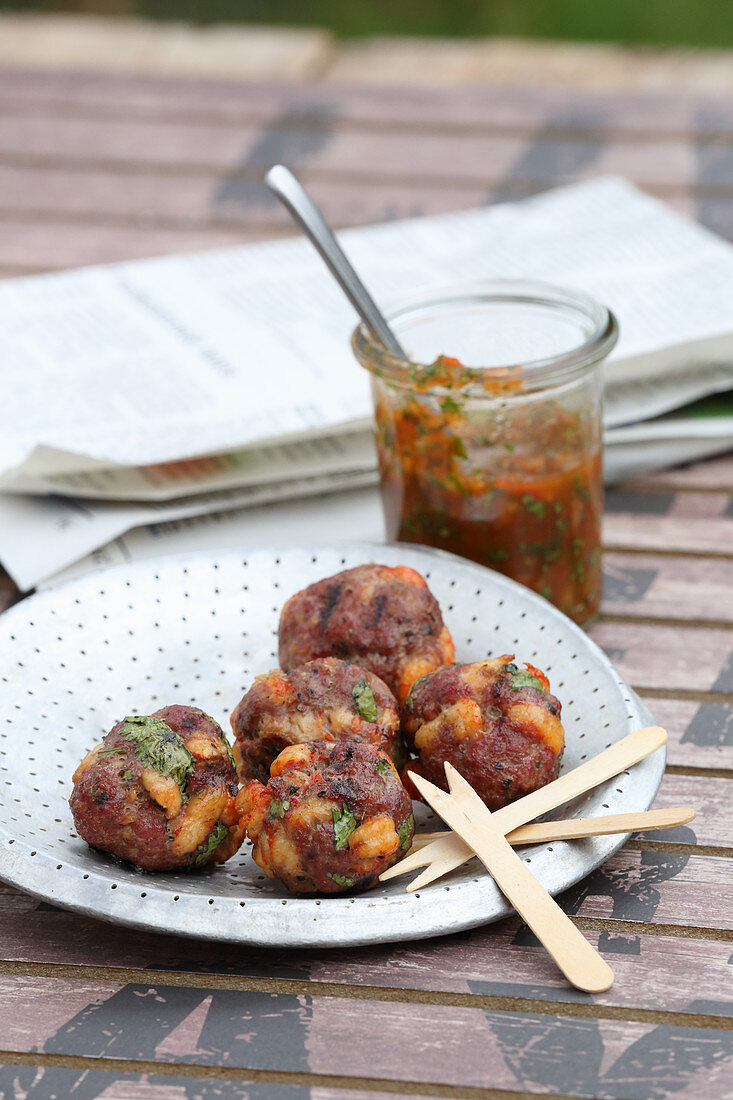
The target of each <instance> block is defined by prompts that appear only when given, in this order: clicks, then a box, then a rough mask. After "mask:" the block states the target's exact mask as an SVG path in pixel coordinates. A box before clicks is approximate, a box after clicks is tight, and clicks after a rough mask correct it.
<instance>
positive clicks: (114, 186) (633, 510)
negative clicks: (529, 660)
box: [0, 70, 733, 1100]
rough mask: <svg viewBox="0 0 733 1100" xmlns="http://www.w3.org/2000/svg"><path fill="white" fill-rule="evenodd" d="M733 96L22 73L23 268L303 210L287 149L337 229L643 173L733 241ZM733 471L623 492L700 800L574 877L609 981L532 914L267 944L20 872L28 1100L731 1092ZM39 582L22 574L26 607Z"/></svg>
mask: <svg viewBox="0 0 733 1100" xmlns="http://www.w3.org/2000/svg"><path fill="white" fill-rule="evenodd" d="M730 108H731V105H730V103H729V102H728V101H726V100H722V99H717V100H716V99H712V98H704V97H697V98H696V97H691V96H682V95H678V96H670V95H598V94H594V95H590V94H589V95H582V96H579V95H578V94H577V92H568V91H559V90H548V92H547V94H538V93H537V92H527V91H521V90H509V89H491V90H478V89H475V90H471V89H464V90H461V91H460V92H457V91H456V92H451V91H441V92H440V93H437V92H434V91H430V90H428V89H419V90H416V89H412V90H411V89H409V88H403V89H399V90H394V89H391V90H387V89H378V88H358V87H347V86H340V87H339V86H336V85H333V84H322V83H318V82H310V83H300V84H297V85H293V84H290V85H284V84H275V83H272V82H270V83H262V82H260V83H256V84H255V83H252V84H235V83H231V82H223V81H200V80H188V79H170V80H156V79H154V78H144V79H138V78H134V79H132V78H127V77H122V76H109V77H104V76H91V75H82V74H76V73H66V74H63V75H58V74H52V73H43V72H11V71H7V70H0V230H1V232H0V274H3V273H4V274H13V273H20V272H23V271H33V270H47V269H53V268H58V267H64V266H68V265H73V264H78V263H87V262H104V261H108V260H116V259H128V258H134V257H138V256H145V255H154V254H164V253H167V252H174V251H182V250H188V249H199V248H207V247H216V246H219V245H226V244H230V243H231V244H235V243H241V242H244V241H249V240H254V239H260V238H265V237H272V236H273V235H276V234H281V233H284V232H290V225H289V222H288V221H287V217H286V215H285V214H284V213H283V212H282V211H281V210H280V208H279V206H278V205H277V204H276V203H275V202H274V201H273V200H272V199H271V198H269V197H268V195H267V194H266V193H265V191H264V189H263V187H262V183H261V175H262V169H263V168H264V167H265V166H267V165H269V164H270V163H272V162H273V161H276V160H285V161H287V162H288V163H290V164H292V165H293V166H294V167H296V168H297V169H298V170H299V171H300V172H301V174H302V176H303V178H304V179H305V180H307V182H308V184H309V187H310V188H311V189H312V191H313V193H314V195H315V196H316V198H317V199H318V201H319V202H321V203H322V204H323V206H324V208H325V210H326V213H327V215H328V217H329V218H330V219H331V220H332V221H333V222H334V223H335V224H336V225H338V226H346V225H356V224H362V223H365V222H370V221H375V220H383V219H390V218H395V217H403V216H409V215H414V214H421V213H438V212H441V211H449V210H453V209H460V208H465V207H469V206H473V205H477V204H481V203H486V202H489V201H492V200H494V199H498V198H508V197H514V196H520V195H523V194H528V193H532V192H534V191H537V190H540V189H543V188H544V187H546V186H548V185H551V184H553V183H557V182H561V181H563V180H570V179H579V178H583V177H585V176H589V175H593V174H596V173H598V172H602V171H619V172H621V173H622V174H624V175H626V176H629V177H630V178H632V179H635V180H636V181H637V182H639V183H641V184H642V185H645V186H647V187H648V188H649V189H650V190H652V191H655V192H657V193H659V194H661V195H664V196H665V198H667V199H668V201H671V202H672V203H673V205H675V206H676V207H678V208H679V209H682V210H684V211H686V212H688V213H691V214H693V215H694V216H696V217H698V218H699V219H700V220H701V221H703V222H704V223H705V224H707V225H709V226H711V227H713V228H715V229H717V230H718V231H719V232H722V233H723V234H725V235H727V236H729V237H730V238H733V171H732V170H733V111H731V109H730ZM732 490H733V456H724V457H722V458H717V459H712V460H709V461H707V462H703V463H698V464H694V465H691V466H688V467H683V468H680V469H677V470H670V471H664V472H663V473H660V474H657V475H650V476H649V477H645V478H643V479H639V480H638V481H637V482H635V483H633V484H629V485H624V486H619V487H617V488H615V489H613V490H612V491H610V492H609V493H608V497H607V508H606V517H605V526H604V542H605V545H606V555H605V577H606V580H605V594H604V604H603V612H602V616H601V619H600V621H599V622H598V623H597V624H595V626H594V627H593V628H592V630H591V636H592V637H593V638H594V639H595V640H596V641H597V642H598V643H599V644H600V645H601V646H603V648H605V650H606V651H607V652H608V653H609V655H610V656H611V658H612V660H613V661H614V663H615V664H616V665H617V667H618V668H619V670H620V672H621V673H622V675H624V676H625V677H627V678H628V680H629V682H630V683H631V684H632V685H633V686H634V687H635V688H637V689H638V690H640V692H641V693H642V695H643V696H644V699H645V701H646V702H647V704H648V705H649V707H650V709H651V710H652V712H653V713H654V714H655V716H656V718H657V720H658V721H660V722H661V723H662V724H664V725H665V726H667V728H668V729H669V733H670V740H669V746H668V764H669V770H668V773H667V775H666V776H665V779H664V781H663V784H662V787H661V789H660V793H659V797H658V800H657V805H674V804H681V803H691V804H692V805H694V806H695V807H696V809H697V810H698V817H697V819H696V820H695V821H694V822H692V823H691V825H690V826H687V827H685V828H683V829H679V830H669V831H668V832H665V833H658V834H650V835H647V836H637V837H634V838H632V840H631V842H630V844H629V845H627V846H626V847H625V848H624V849H622V850H621V851H620V852H619V853H618V854H617V855H616V856H615V857H614V858H613V859H612V860H610V861H609V862H608V863H607V864H606V865H605V866H604V867H602V868H600V869H599V870H597V871H596V872H594V873H593V874H592V875H590V876H589V877H588V878H587V879H586V880H585V881H584V882H582V883H579V884H578V885H577V886H576V887H574V888H573V889H571V890H570V891H568V892H567V893H566V894H565V895H563V897H562V898H561V902H562V904H563V906H564V908H565V909H566V911H567V912H569V913H570V914H571V916H572V917H573V919H574V920H575V921H576V922H577V923H578V924H579V926H580V927H581V928H582V929H583V931H584V933H585V935H586V936H587V937H588V938H589V939H590V940H591V941H592V942H594V943H596V944H597V945H598V947H599V949H600V950H601V951H602V952H603V953H604V954H605V956H606V957H607V958H608V960H609V962H610V963H611V964H612V966H613V967H614V969H615V971H616V975H617V979H616V983H615V984H614V986H613V987H612V988H611V990H609V991H608V992H607V993H606V994H603V995H602V996H600V997H597V998H594V999H593V1000H590V999H589V998H587V997H585V996H584V995H582V994H578V993H576V992H575V991H573V990H571V989H568V988H567V986H566V985H565V983H564V982H563V981H562V978H561V976H560V975H559V974H558V972H557V971H556V970H555V968H554V967H553V965H552V964H551V962H550V961H549V959H548V958H547V957H546V955H545V954H544V952H543V951H542V950H541V949H540V948H539V946H538V945H537V943H536V942H535V941H534V938H533V937H532V936H531V934H529V933H528V932H527V930H526V929H525V928H523V927H522V926H521V925H520V924H519V923H518V922H517V921H516V920H507V921H503V922H501V923H499V924H497V925H493V926H490V927H488V928H485V929H479V930H477V931H474V932H470V933H465V934H462V935H459V936H454V937H450V938H443V939H439V940H435V941H425V942H422V943H405V944H400V945H386V946H375V947H373V948H370V949H358V950H351V951H336V952H329V951H323V952H303V951H299V952H295V951H293V952H287V951H281V952H266V953H263V952H262V951H253V950H251V951H248V950H246V949H243V948H238V947H230V946H228V945H225V944H210V943H197V942H194V941H186V940H182V939H178V938H176V937H166V936H162V935H157V936H156V935H146V934H144V933H138V932H134V931H130V930H128V929H125V928H122V927H114V926H110V925H105V924H103V923H101V922H98V921H94V920H92V919H89V918H84V917H80V916H77V915H72V914H68V913H65V912H63V911H61V910H58V909H55V908H53V907H51V906H48V905H45V904H44V903H39V902H37V901H36V900H35V899H32V898H29V897H27V896H25V895H23V894H21V893H19V892H17V891H14V890H12V889H10V888H7V887H0V1064H1V1063H3V1062H5V1063H6V1065H5V1066H4V1068H0V1097H3V1098H4V1097H5V1096H7V1097H8V1098H9V1100H21V1098H22V1100H26V1097H33V1096H37V1097H43V1098H44V1100H50V1097H52V1096H56V1097H59V1098H61V1097H66V1096H80V1097H84V1098H90V1100H91V1098H93V1097H100V1096H102V1095H103V1096H104V1098H105V1100H178V1098H179V1097H180V1098H184V1097H185V1098H190V1100H198V1098H199V1097H201V1098H202V1100H203V1098H207V1100H208V1098H209V1097H225V1098H229V1097H231V1098H234V1097H241V1096H249V1097H252V1098H253V1100H281V1098H282V1100H286V1098H287V1097H290V1096H293V1097H295V1098H296V1100H301V1098H302V1097H305V1096H307V1097H308V1098H309V1100H311V1098H313V1100H331V1098H333V1100H339V1098H342V1100H351V1098H352V1097H356V1096H358V1095H362V1096H363V1095H365V1094H367V1095H369V1096H375V1097H379V1098H380V1100H381V1097H382V1096H383V1095H385V1096H386V1095H387V1094H388V1093H392V1094H394V1092H398V1093H408V1092H409V1093H410V1094H412V1095H415V1094H417V1095H419V1094H420V1093H421V1090H422V1086H425V1092H427V1093H430V1094H431V1095H441V1096H473V1095H475V1096H479V1095H481V1096H485V1097H487V1098H488V1097H493V1096H494V1095H496V1096H499V1095H502V1096H505V1097H506V1096H507V1095H509V1096H512V1095H513V1096H529V1095H535V1094H537V1095H553V1096H554V1095H558V1096H563V1095H568V1096H573V1097H595V1098H599V1100H600V1098H601V1097H604V1098H615V1097H619V1098H624V1100H635V1098H639V1100H649V1098H651V1097H654V1098H655V1100H661V1098H665V1097H673V1096H674V1097H681V1098H686V1097H690V1098H692V1097H695V1098H696V1100H708V1098H709V1100H726V1098H731V1097H733V1040H732V1039H731V1020H733V992H732V991H733V984H732V983H731V966H733V859H732V858H731V853H732V852H733V798H731V797H730V795H729V794H728V789H729V788H728V784H729V783H730V781H731V778H733V718H732V717H731V714H732V713H733V712H732V711H731V706H730V704H731V702H732V701H733V631H731V629H730V627H731V622H732V621H733V598H732V597H731V591H732V585H731V582H732V581H733V561H732V560H731V559H733V537H732V536H733V505H732V504H731V502H730V493H731V491H732ZM14 596H15V591H14V589H13V587H12V585H10V584H9V583H8V582H7V580H5V581H3V582H0V606H4V605H5V604H7V602H9V601H10V600H12V599H13V598H14ZM728 773H730V776H729V774H728ZM696 848H697V850H695V849H696ZM3 1048H4V1049H5V1051H6V1055H5V1057H4V1058H3V1054H2V1050H3ZM15 1062H19V1063H22V1064H17V1065H16V1064H13V1063H15ZM350 1085H351V1087H349V1086H350ZM384 1090H388V1091H387V1092H385V1091H384ZM494 1090H503V1091H501V1092H496V1093H495V1092H494Z"/></svg>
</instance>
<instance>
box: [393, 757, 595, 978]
mask: <svg viewBox="0 0 733 1100" xmlns="http://www.w3.org/2000/svg"><path fill="white" fill-rule="evenodd" d="M445 773H446V776H447V779H448V786H449V787H450V794H446V793H445V791H441V790H440V788H439V787H435V786H433V784H432V783H428V781H427V779H423V777H422V776H420V775H413V776H412V777H411V778H412V781H413V783H414V784H415V786H416V787H417V789H418V790H419V791H420V794H421V795H422V796H423V798H424V799H425V801H426V802H427V803H428V805H430V806H432V807H433V809H434V810H435V811H436V813H438V814H440V816H441V817H442V818H443V820H444V821H445V823H446V824H447V825H450V827H451V829H453V830H455V832H457V833H458V834H459V835H460V836H461V837H462V838H463V839H464V840H465V841H466V843H467V844H468V845H469V846H470V847H471V849H472V850H473V851H474V852H475V853H476V855H477V856H478V857H479V859H480V860H481V862H482V863H483V865H484V867H485V868H486V870H487V871H488V872H489V874H490V875H492V877H493V878H494V880H495V882H496V884H497V886H498V887H499V889H500V890H501V891H502V893H504V894H505V895H506V897H507V898H508V899H509V901H510V902H511V903H512V905H513V906H514V908H515V909H516V910H517V912H518V913H519V915H520V916H521V917H522V919H523V920H524V921H525V922H526V924H528V925H529V927H530V928H531V929H532V931H533V932H534V934H535V935H536V936H537V938H538V939H539V941H540V942H541V943H542V944H543V946H544V947H545V948H546V949H547V951H548V952H549V953H550V955H551V956H552V958H553V959H554V960H555V962H556V963H557V965H558V966H559V967H560V969H561V970H562V972H563V974H564V975H565V977H566V978H567V979H568V981H570V982H572V984H573V985H574V986H576V987H577V988H578V989H582V990H584V991H585V992H586V993H602V992H603V991H604V990H605V989H608V988H609V987H610V986H611V985H612V984H613V971H612V970H611V968H610V966H609V965H608V963H607V962H606V961H605V959H603V958H602V957H601V955H600V954H599V953H598V952H597V951H596V949H595V947H593V945H592V944H591V943H589V942H588V940H587V939H586V938H585V936H584V935H583V933H582V932H581V931H580V929H579V928H577V927H576V926H575V925H574V924H573V922H572V921H571V919H570V917H569V916H568V915H567V914H566V913H564V912H563V910H562V909H561V908H560V906H559V905H558V904H557V902H556V901H554V900H553V898H551V897H550V895H549V894H548V893H547V891H546V890H545V888H544V886H542V884H541V883H540V882H539V881H538V880H537V879H536V878H535V877H534V875H533V874H532V872H531V871H530V869H529V867H528V866H527V865H526V863H524V861H523V860H522V859H521V858H520V857H519V856H518V855H517V854H516V852H515V851H514V850H513V849H512V848H511V846H510V845H509V844H508V842H507V839H506V837H505V836H504V834H503V832H502V831H501V829H499V828H496V826H495V825H494V815H493V814H492V813H490V811H489V810H488V809H487V808H486V806H485V805H484V803H483V802H482V801H481V799H480V798H479V796H478V795H477V794H476V792H475V791H474V789H473V787H471V786H470V784H468V783H467V782H466V780H465V779H464V778H463V777H462V776H461V775H460V773H459V772H457V771H456V770H455V768H452V767H451V765H450V764H448V763H446V765H445Z"/></svg>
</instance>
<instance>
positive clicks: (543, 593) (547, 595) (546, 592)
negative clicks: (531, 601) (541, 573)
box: [540, 584, 552, 600]
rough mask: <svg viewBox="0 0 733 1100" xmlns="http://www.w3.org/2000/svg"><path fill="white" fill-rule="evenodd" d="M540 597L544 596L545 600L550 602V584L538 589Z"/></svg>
mask: <svg viewBox="0 0 733 1100" xmlns="http://www.w3.org/2000/svg"><path fill="white" fill-rule="evenodd" d="M540 596H544V597H545V599H546V600H551V599H552V585H551V584H545V585H543V587H542V588H541V589H540Z"/></svg>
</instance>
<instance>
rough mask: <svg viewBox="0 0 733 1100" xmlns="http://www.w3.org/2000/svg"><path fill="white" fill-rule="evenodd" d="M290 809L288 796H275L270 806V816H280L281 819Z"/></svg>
mask: <svg viewBox="0 0 733 1100" xmlns="http://www.w3.org/2000/svg"><path fill="white" fill-rule="evenodd" d="M289 809H290V802H289V801H288V799H287V798H273V799H272V801H271V802H270V805H269V806H268V810H269V813H270V817H279V818H280V820H281V821H282V819H283V818H284V817H285V814H286V812H287V811H288V810H289Z"/></svg>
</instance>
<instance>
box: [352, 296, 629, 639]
mask: <svg viewBox="0 0 733 1100" xmlns="http://www.w3.org/2000/svg"><path fill="white" fill-rule="evenodd" d="M387 317H388V320H389V321H390V324H391V326H392V328H393V330H394V331H395V333H396V335H397V337H398V339H399V340H400V342H401V344H402V346H403V347H404V348H405V351H406V353H407V355H408V356H409V359H408V360H405V359H400V358H398V357H396V356H393V355H390V354H389V353H388V352H386V351H385V349H384V348H383V347H382V345H381V344H379V343H377V342H376V340H375V339H374V338H373V337H372V336H371V334H370V333H369V332H368V330H367V329H366V328H365V327H364V326H363V325H360V326H359V327H358V328H357V329H356V331H355V332H354V335H353V338H352V345H353V348H354V351H355V353H356V356H357V358H358V360H359V362H360V363H361V364H362V366H364V367H366V368H367V369H368V370H369V371H370V372H371V375H372V392H373V397H374V406H375V416H376V432H377V450H378V455H379V467H380V476H381V487H382V501H383V505H384V511H385V518H386V524H387V536H388V538H389V539H391V540H401V541H404V542H417V543H423V544H426V545H429V546H437V547H440V548H441V549H444V550H450V551H452V552H453V553H456V554H460V555H462V556H463V557H466V558H471V559H472V560H473V561H477V562H480V563H481V564H482V565H486V566H489V567H490V568H493V569H497V570H499V571H500V572H502V573H505V574H507V575H508V576H510V577H513V578H514V580H517V581H519V582H520V583H521V584H524V585H526V586H527V587H529V588H532V589H534V590H535V591H536V592H539V593H540V594H541V595H542V596H544V597H545V598H546V599H548V600H551V601H552V603H554V604H555V605H556V606H557V607H559V608H560V609H561V610H562V611H564V612H565V614H566V615H569V616H570V617H571V618H572V619H574V620H575V621H576V622H579V623H587V622H588V621H589V620H591V619H592V618H593V616H594V615H595V614H596V613H597V611H598V607H599V604H600V598H601V545H600V544H601V516H602V510H603V478H602V453H601V452H602V438H601V432H602V428H601V397H602V367H601V364H602V361H603V359H604V358H605V357H606V356H607V355H608V353H609V352H610V351H611V349H612V348H613V346H614V344H615V343H616V340H617V338H618V325H617V323H616V319H615V318H614V316H613V314H612V313H611V312H610V311H609V310H608V309H606V308H605V307H604V306H601V305H599V304H598V303H596V302H594V301H593V300H592V299H590V298H588V297H586V296H585V295H582V294H578V293H575V292H573V291H567V290H564V289H561V288H559V287H554V286H550V285H549V284H544V283H535V282H526V281H522V282H509V281H495V282H494V281H492V282H481V283H474V284H470V285H463V286H457V287H449V288H445V289H440V290H436V291H433V292H432V293H429V294H426V295H423V296H421V297H420V298H414V299H411V300H409V301H405V302H402V303H401V304H399V305H398V306H396V307H395V308H394V309H392V310H388V311H387Z"/></svg>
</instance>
